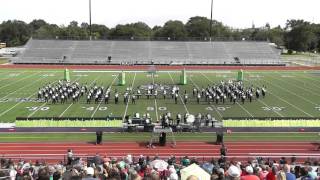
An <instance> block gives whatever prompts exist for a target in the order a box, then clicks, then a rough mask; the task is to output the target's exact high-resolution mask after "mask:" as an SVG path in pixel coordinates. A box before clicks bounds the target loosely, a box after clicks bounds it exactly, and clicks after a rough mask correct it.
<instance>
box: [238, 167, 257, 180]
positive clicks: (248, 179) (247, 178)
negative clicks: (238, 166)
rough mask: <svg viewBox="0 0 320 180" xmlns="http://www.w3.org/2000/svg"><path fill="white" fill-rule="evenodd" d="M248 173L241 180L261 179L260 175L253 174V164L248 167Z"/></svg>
mask: <svg viewBox="0 0 320 180" xmlns="http://www.w3.org/2000/svg"><path fill="white" fill-rule="evenodd" d="M246 172H247V175H245V176H241V180H260V179H259V177H258V176H256V175H254V174H253V168H252V166H250V165H249V166H247V167H246Z"/></svg>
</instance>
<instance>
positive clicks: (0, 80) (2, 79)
mask: <svg viewBox="0 0 320 180" xmlns="http://www.w3.org/2000/svg"><path fill="white" fill-rule="evenodd" d="M8 73H15V72H2V73H1V74H0V75H1V76H2V74H8ZM24 73H26V71H23V72H21V73H20V74H24ZM7 79H10V77H7V78H1V79H0V83H1V82H2V81H4V80H7Z"/></svg>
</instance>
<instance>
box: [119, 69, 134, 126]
mask: <svg viewBox="0 0 320 180" xmlns="http://www.w3.org/2000/svg"><path fill="white" fill-rule="evenodd" d="M136 76H137V73H136V72H135V73H134V77H133V81H132V84H131V90H132V88H133V85H134V81H135V80H136ZM128 99H130V95H129V97H128ZM128 106H129V101H128V103H127V105H126V109H125V111H124V114H123V117H122V122H124V118H125V117H126V115H127V111H128Z"/></svg>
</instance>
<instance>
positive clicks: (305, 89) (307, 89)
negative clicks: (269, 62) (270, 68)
mask: <svg viewBox="0 0 320 180" xmlns="http://www.w3.org/2000/svg"><path fill="white" fill-rule="evenodd" d="M278 74H279V73H278ZM270 78H273V77H271V76H270ZM273 79H276V78H273ZM293 79H294V80H295V81H298V82H302V83H304V82H303V81H300V80H297V79H296V78H293ZM279 81H282V82H285V83H286V84H289V85H293V86H295V87H297V88H299V89H302V90H304V91H307V92H309V93H311V94H313V95H315V96H318V97H320V95H319V94H316V93H314V92H312V91H311V90H310V89H309V88H308V87H307V88H301V87H300V86H299V85H298V84H296V83H289V82H287V81H284V80H282V79H281V78H279ZM291 82H292V81H291ZM304 87H305V86H304ZM317 88H318V87H317Z"/></svg>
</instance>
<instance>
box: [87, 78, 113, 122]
mask: <svg viewBox="0 0 320 180" xmlns="http://www.w3.org/2000/svg"><path fill="white" fill-rule="evenodd" d="M111 75H112V74H111ZM118 76H119V75H117V76H116V77H115V78H114V79H113V80H112V82H111V84H110V90H111V87H112V85H113V83H114V81H115V80H116V79H117V78H118ZM111 77H112V76H111ZM101 103H102V101H100V103H99V105H98V106H97V108H96V109H95V110H94V112H93V113H92V115H91V118H93V116H94V115H95V114H96V112H97V110H98V109H99V107H100V106H101Z"/></svg>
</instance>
